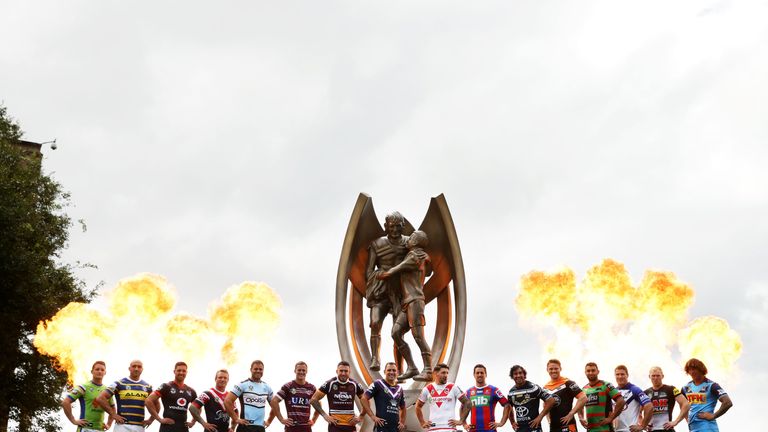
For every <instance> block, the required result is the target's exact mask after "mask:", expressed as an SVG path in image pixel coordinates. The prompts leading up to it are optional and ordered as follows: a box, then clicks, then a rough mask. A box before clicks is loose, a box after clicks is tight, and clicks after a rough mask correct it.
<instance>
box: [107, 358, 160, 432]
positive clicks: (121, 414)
mask: <svg viewBox="0 0 768 432" xmlns="http://www.w3.org/2000/svg"><path fill="white" fill-rule="evenodd" d="M128 371H129V372H130V375H129V376H127V377H125V378H123V379H121V380H118V381H115V382H114V383H112V384H111V385H110V386H108V387H107V388H106V389H105V390H104V391H103V392H101V394H100V395H99V396H98V397H97V398H96V403H97V404H98V405H100V406H101V407H102V408H103V409H104V411H106V412H107V413H109V415H110V417H112V419H114V421H115V423H117V424H116V425H115V432H143V431H144V428H145V427H147V426H149V425H151V424H152V421H153V419H152V417H149V418H147V419H146V420H145V419H144V401H145V400H146V399H147V397H148V396H149V394H150V393H152V386H151V385H149V383H147V382H146V381H144V380H142V379H141V373H142V372H143V371H144V364H143V363H142V362H141V360H133V361H131V364H130V366H129V367H128ZM112 396H114V397H115V401H116V402H117V409H115V408H113V407H112V406H111V405H110V404H109V398H111V397H112Z"/></svg>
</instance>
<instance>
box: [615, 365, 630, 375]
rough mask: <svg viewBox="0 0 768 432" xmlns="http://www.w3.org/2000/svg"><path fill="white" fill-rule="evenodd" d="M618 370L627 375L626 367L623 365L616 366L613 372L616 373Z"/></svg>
mask: <svg viewBox="0 0 768 432" xmlns="http://www.w3.org/2000/svg"><path fill="white" fill-rule="evenodd" d="M619 370H623V371H624V373H625V374H627V375H629V369H627V367H626V366H624V365H623V364H622V365H618V366H616V369H614V370H613V371H614V372H616V371H619Z"/></svg>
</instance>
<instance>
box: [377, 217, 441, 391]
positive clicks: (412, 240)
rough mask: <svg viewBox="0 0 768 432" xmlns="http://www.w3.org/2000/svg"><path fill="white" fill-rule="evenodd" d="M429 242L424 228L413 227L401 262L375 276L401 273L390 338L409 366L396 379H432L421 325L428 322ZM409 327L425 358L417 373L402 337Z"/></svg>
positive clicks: (430, 272) (393, 276) (430, 264)
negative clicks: (416, 228) (425, 250)
mask: <svg viewBox="0 0 768 432" xmlns="http://www.w3.org/2000/svg"><path fill="white" fill-rule="evenodd" d="M428 244H429V239H428V238H427V234H426V233H425V232H424V231H414V232H413V234H411V235H410V237H408V241H407V242H406V245H407V246H408V249H409V252H408V254H407V255H406V256H405V259H404V260H403V261H402V262H401V263H400V264H398V265H396V266H394V267H392V268H391V269H389V270H387V271H384V272H382V273H381V274H379V275H378V278H379V279H382V280H392V279H393V278H396V277H397V275H398V274H399V275H400V286H401V296H402V298H401V300H400V311H398V313H397V315H396V318H395V324H394V325H393V326H392V338H393V339H394V340H395V344H396V345H397V349H398V351H399V352H400V355H402V356H403V358H404V359H405V362H406V364H407V365H408V369H407V370H406V371H405V372H404V373H403V374H402V375H400V376H399V377H397V379H398V381H405V380H407V379H408V378H413V379H414V380H415V381H426V382H428V381H431V380H432V352H431V350H430V348H429V344H428V343H427V340H426V339H425V338H424V326H425V325H426V323H427V322H426V319H425V318H424V306H425V302H424V280H425V278H426V277H427V276H430V275H431V274H432V263H431V260H430V259H429V254H427V253H426V252H424V248H425V247H427V245H428ZM409 329H410V330H411V333H412V334H413V339H414V340H416V344H417V345H418V346H419V350H421V357H422V359H423V360H424V369H423V370H422V371H421V374H419V369H418V368H416V363H414V361H413V355H412V354H411V349H410V348H409V347H408V343H407V342H405V339H403V336H404V335H405V334H406V333H408V330H409Z"/></svg>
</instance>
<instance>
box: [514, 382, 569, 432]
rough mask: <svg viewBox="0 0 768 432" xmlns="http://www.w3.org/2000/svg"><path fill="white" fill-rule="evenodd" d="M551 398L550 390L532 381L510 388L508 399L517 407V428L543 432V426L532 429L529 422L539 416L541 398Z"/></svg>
mask: <svg viewBox="0 0 768 432" xmlns="http://www.w3.org/2000/svg"><path fill="white" fill-rule="evenodd" d="M551 398H552V396H551V395H550V394H549V392H547V391H546V390H544V389H542V388H541V387H539V386H538V385H536V384H534V383H532V382H530V381H526V382H525V383H524V384H523V385H521V386H517V385H515V386H514V387H512V388H511V389H509V394H508V395H507V399H509V402H510V403H511V404H512V407H513V408H514V409H515V422H516V423H517V430H518V431H519V432H541V426H539V427H538V428H536V429H532V428H531V427H530V426H529V423H530V422H531V420H533V419H535V418H536V417H538V416H539V400H541V401H545V402H546V401H547V400H549V399H551ZM569 411H570V410H569Z"/></svg>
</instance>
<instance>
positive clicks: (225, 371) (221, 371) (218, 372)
mask: <svg viewBox="0 0 768 432" xmlns="http://www.w3.org/2000/svg"><path fill="white" fill-rule="evenodd" d="M220 373H223V374H227V376H229V371H228V370H226V369H219V370H217V371H216V373H215V374H214V375H213V378H214V379H215V378H216V377H217V376H219V374H220Z"/></svg>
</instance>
